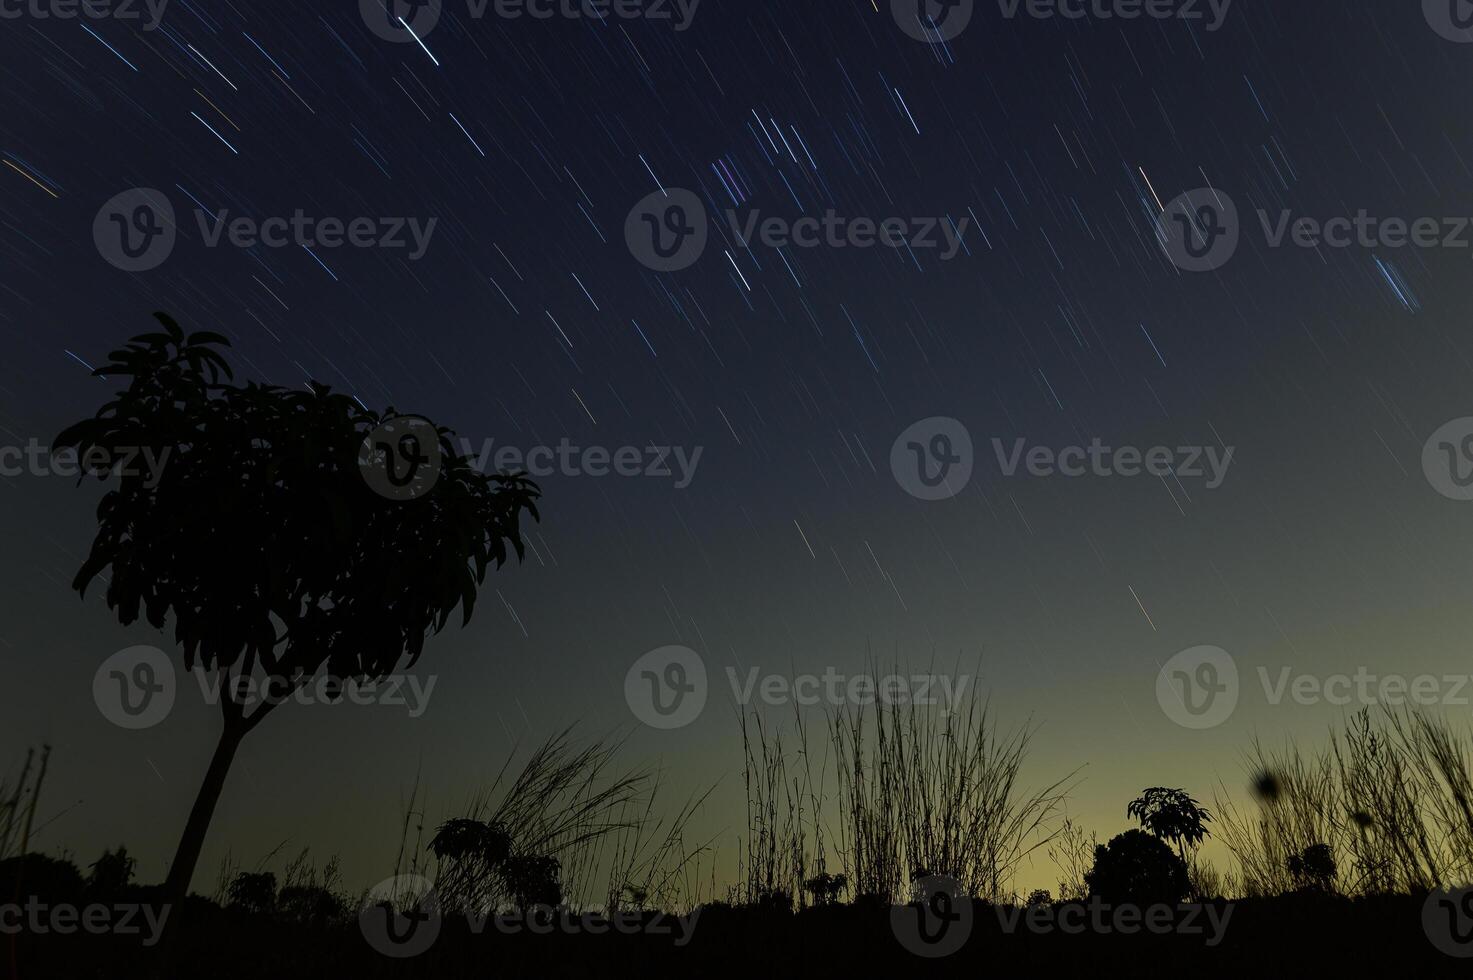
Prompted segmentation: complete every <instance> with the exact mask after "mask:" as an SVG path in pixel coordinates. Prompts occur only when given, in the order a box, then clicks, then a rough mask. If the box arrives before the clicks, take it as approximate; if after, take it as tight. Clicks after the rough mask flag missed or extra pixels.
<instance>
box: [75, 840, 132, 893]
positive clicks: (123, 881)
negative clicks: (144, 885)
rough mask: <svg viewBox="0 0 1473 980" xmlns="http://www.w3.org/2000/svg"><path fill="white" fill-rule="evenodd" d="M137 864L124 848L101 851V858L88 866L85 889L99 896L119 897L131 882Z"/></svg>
mask: <svg viewBox="0 0 1473 980" xmlns="http://www.w3.org/2000/svg"><path fill="white" fill-rule="evenodd" d="M137 865H138V862H137V861H136V860H134V859H133V858H131V857H129V856H128V849H127V848H126V847H119V848H118V849H117V850H116V851H103V852H102V857H100V858H98V859H97V860H96V861H93V862H92V863H91V864H90V865H88V868H89V870H90V871H91V872H92V873H91V874H89V875H88V876H87V889H88V890H89V891H92V892H96V893H97V894H99V895H121V894H122V893H123V891H124V890H125V889H126V888H127V887H128V886H129V885H130V884H131V883H132V882H133V869H134V868H135V867H136V866H137Z"/></svg>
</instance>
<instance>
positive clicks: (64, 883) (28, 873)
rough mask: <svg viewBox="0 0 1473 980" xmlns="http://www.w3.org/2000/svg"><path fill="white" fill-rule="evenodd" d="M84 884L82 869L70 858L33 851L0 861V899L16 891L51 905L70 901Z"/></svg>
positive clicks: (7, 898)
mask: <svg viewBox="0 0 1473 980" xmlns="http://www.w3.org/2000/svg"><path fill="white" fill-rule="evenodd" d="M84 887H85V881H84V879H83V878H82V872H80V871H78V870H77V866H76V865H75V864H73V863H72V862H70V861H64V860H62V859H60V858H54V857H47V856H46V855H45V854H35V853H31V854H25V855H21V856H20V857H13V858H6V859H5V860H3V861H0V896H3V897H0V901H10V898H11V896H12V895H15V894H20V895H23V896H27V897H29V896H32V895H34V896H35V897H36V898H38V899H40V900H41V901H43V902H48V903H51V904H54V905H55V904H61V903H74V902H79V901H81V898H82V890H83V888H84Z"/></svg>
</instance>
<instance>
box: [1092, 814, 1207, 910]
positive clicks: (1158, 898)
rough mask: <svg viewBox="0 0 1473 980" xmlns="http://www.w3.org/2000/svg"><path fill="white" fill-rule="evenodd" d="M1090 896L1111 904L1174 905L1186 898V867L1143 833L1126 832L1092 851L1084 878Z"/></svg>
mask: <svg viewBox="0 0 1473 980" xmlns="http://www.w3.org/2000/svg"><path fill="white" fill-rule="evenodd" d="M1084 881H1085V884H1086V885H1088V886H1089V893H1090V894H1091V895H1097V896H1099V897H1100V898H1101V899H1102V900H1104V901H1105V902H1108V903H1110V904H1116V905H1119V904H1134V905H1155V904H1159V903H1164V904H1167V905H1175V904H1176V903H1177V902H1179V901H1181V900H1182V898H1183V897H1184V896H1185V895H1186V894H1187V891H1188V890H1189V888H1190V885H1189V884H1188V881H1187V864H1186V862H1185V861H1183V860H1182V859H1181V858H1180V857H1179V856H1178V855H1176V854H1173V853H1172V851H1171V848H1170V847H1168V846H1167V845H1166V844H1165V843H1163V842H1162V841H1160V840H1159V839H1157V838H1155V837H1152V836H1151V835H1150V834H1148V833H1146V832H1145V831H1143V830H1127V831H1126V832H1125V833H1123V834H1120V835H1119V836H1117V837H1114V838H1112V839H1111V840H1110V843H1109V844H1100V845H1097V846H1096V847H1095V865H1094V867H1093V868H1091V869H1090V870H1089V871H1088V872H1086V873H1085V876H1084Z"/></svg>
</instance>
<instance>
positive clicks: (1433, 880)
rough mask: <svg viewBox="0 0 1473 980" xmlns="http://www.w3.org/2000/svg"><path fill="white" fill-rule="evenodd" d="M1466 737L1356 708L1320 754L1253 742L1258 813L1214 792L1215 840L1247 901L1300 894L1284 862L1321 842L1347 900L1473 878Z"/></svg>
mask: <svg viewBox="0 0 1473 980" xmlns="http://www.w3.org/2000/svg"><path fill="white" fill-rule="evenodd" d="M1470 747H1473V741H1470V738H1469V735H1468V734H1467V733H1464V734H1458V733H1456V732H1455V731H1454V730H1453V729H1452V728H1451V726H1449V724H1448V723H1447V722H1446V721H1445V720H1444V719H1442V718H1439V717H1436V716H1433V715H1430V714H1425V713H1421V712H1416V711H1411V710H1400V711H1392V710H1382V711H1380V712H1378V713H1377V714H1375V715H1372V713H1371V712H1370V711H1369V710H1363V711H1360V712H1358V713H1356V714H1355V715H1353V716H1351V717H1350V718H1349V719H1347V720H1346V722H1345V723H1344V725H1343V726H1342V727H1341V728H1340V729H1339V730H1338V731H1332V732H1331V737H1330V742H1329V744H1328V746H1326V747H1325V748H1324V749H1321V750H1319V751H1315V752H1306V751H1304V750H1302V749H1301V748H1300V747H1299V746H1297V745H1293V744H1290V745H1288V746H1286V747H1285V748H1283V749H1281V750H1277V751H1269V750H1265V749H1264V747H1263V746H1262V745H1261V744H1255V745H1254V747H1253V749H1252V750H1251V751H1250V752H1249V754H1248V756H1247V759H1246V762H1247V767H1248V769H1249V771H1250V773H1252V774H1253V779H1254V784H1255V789H1256V791H1257V793H1258V797H1259V799H1258V805H1257V810H1256V812H1252V811H1244V810H1241V809H1239V808H1238V807H1236V806H1235V805H1234V804H1233V803H1232V801H1231V800H1230V799H1229V798H1228V797H1227V794H1226V792H1225V791H1223V792H1222V793H1220V794H1219V796H1218V800H1217V805H1218V809H1219V810H1220V811H1221V821H1220V830H1219V837H1220V838H1221V840H1222V841H1223V842H1224V844H1226V845H1227V847H1228V849H1229V850H1230V851H1231V852H1232V854H1233V857H1234V859H1235V860H1236V862H1237V865H1238V868H1239V884H1240V887H1241V888H1242V890H1243V892H1244V894H1246V895H1276V894H1281V893H1283V892H1286V891H1290V890H1292V889H1294V888H1295V887H1299V886H1300V885H1302V882H1296V881H1295V879H1294V877H1293V875H1292V874H1291V873H1290V871H1289V858H1290V857H1291V856H1293V855H1296V854H1300V853H1302V852H1303V851H1304V850H1305V849H1306V848H1308V847H1310V846H1312V845H1315V844H1328V845H1329V846H1330V848H1331V851H1332V853H1333V855H1334V858H1335V861H1336V874H1335V876H1334V878H1333V880H1332V882H1331V884H1332V887H1334V889H1335V890H1337V891H1339V892H1342V893H1344V894H1348V895H1368V894H1381V893H1390V892H1403V893H1406V892H1412V893H1415V892H1421V891H1425V890H1428V889H1430V888H1435V887H1439V886H1445V885H1460V884H1464V883H1467V882H1468V881H1470V880H1473V766H1470Z"/></svg>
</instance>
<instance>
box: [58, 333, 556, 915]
mask: <svg viewBox="0 0 1473 980" xmlns="http://www.w3.org/2000/svg"><path fill="white" fill-rule="evenodd" d="M155 317H156V318H157V319H158V321H159V322H160V323H161V324H162V325H163V328H164V330H163V332H161V333H150V334H144V335H141V336H139V337H135V338H134V339H133V340H132V341H131V342H130V343H129V344H128V345H127V346H126V347H124V348H123V349H121V350H117V351H113V352H112V353H111V354H110V355H109V358H108V361H109V362H108V363H107V364H106V365H104V366H103V367H100V368H98V369H97V370H96V371H95V372H94V373H95V374H96V375H97V376H99V377H103V378H115V377H116V378H127V379H129V383H128V387H127V388H126V389H125V390H124V391H122V392H120V393H118V395H117V396H116V397H115V398H114V399H113V400H112V401H110V402H108V403H107V404H106V405H104V406H103V407H102V408H101V409H100V410H99V411H98V412H97V414H96V415H95V416H94V417H93V418H90V419H87V420H85V421H82V422H80V423H78V424H77V425H74V426H72V427H71V428H69V429H67V430H66V431H65V432H63V433H62V434H61V435H60V436H58V437H57V439H56V443H55V448H57V449H61V448H65V447H70V448H74V449H75V450H76V451H77V452H78V454H79V457H80V458H93V457H89V456H88V454H89V453H96V452H101V453H103V454H106V458H112V459H117V458H120V456H121V454H122V453H124V452H135V451H140V450H141V451H149V452H152V453H153V454H154V455H153V458H154V459H157V460H164V461H165V462H164V465H163V466H162V469H161V471H160V472H159V473H158V474H156V480H155V479H154V478H153V476H155V475H151V476H150V477H147V478H146V477H145V476H144V475H143V474H137V473H131V474H130V473H126V472H125V473H122V474H121V475H120V476H119V482H118V484H117V486H116V487H115V488H114V489H111V490H110V491H109V492H108V493H107V494H106V495H104V497H103V499H102V502H101V504H100V505H99V506H98V509H97V519H98V531H97V536H96V538H95V540H94V541H93V543H92V548H91V553H90V554H89V555H88V557H87V559H86V561H85V563H84V564H83V565H82V568H81V570H80V571H78V573H77V575H76V578H75V580H74V582H73V587H74V588H75V589H76V590H77V591H78V592H79V593H85V590H86V588H87V586H88V585H89V583H91V582H92V581H93V579H95V578H97V577H98V576H99V575H102V574H103V573H104V572H105V571H107V572H109V575H108V578H107V592H106V598H107V604H108V606H109V608H110V609H112V610H113V611H114V612H115V613H116V615H117V617H118V620H119V621H120V622H121V623H122V624H123V625H129V624H131V623H133V622H135V621H136V620H137V619H138V617H139V616H140V615H142V616H144V617H145V618H146V619H147V621H148V622H149V624H151V625H152V626H154V627H155V628H157V629H162V628H164V626H165V624H166V622H167V620H168V618H169V617H170V615H172V616H173V618H174V635H175V639H176V641H177V642H178V644H179V645H180V646H181V647H182V649H183V657H184V663H185V666H186V667H187V668H188V669H191V670H193V669H195V668H202V669H204V670H206V671H212V672H214V673H215V674H216V675H217V677H218V679H219V681H220V699H219V700H220V708H221V713H222V715H223V717H224V727H223V731H222V733H221V736H220V740H219V743H218V745H217V746H216V749H215V753H214V756H213V758H212V759H211V761H210V766H209V770H208V772H207V773H206V775H205V779H204V782H203V784H202V786H201V788H200V791H199V795H198V798H197V799H196V801H195V804H194V807H193V809H192V810H191V812H190V815H189V821H188V823H187V824H186V825H185V829H184V833H183V835H182V837H181V839H180V842H179V847H178V850H177V852H176V854H175V856H174V861H173V864H172V865H171V866H170V870H169V879H168V882H167V884H166V892H167V893H168V894H169V895H170V896H171V897H173V898H176V899H177V898H182V897H183V896H184V895H185V894H186V892H187V890H188V887H189V883H190V879H191V878H192V877H193V875H194V869H195V865H196V863H197V861H198V859H199V853H200V848H201V846H202V844H203V842H204V838H205V832H206V830H207V828H208V826H209V823H210V818H211V816H212V815H213V813H214V809H215V805H216V802H217V801H218V799H219V796H220V791H221V788H222V787H223V786H224V784H225V777H226V774H227V773H228V771H229V769H230V765H231V762H232V760H233V759H234V757H235V754H236V750H237V748H238V747H239V745H240V743H241V740H242V739H243V738H244V737H245V735H246V734H248V733H249V732H250V731H251V730H252V729H254V728H255V727H256V725H258V724H259V723H260V722H261V720H262V719H263V718H265V717H266V715H267V714H268V713H269V712H270V711H271V710H273V709H274V708H275V707H276V706H278V705H279V704H281V703H282V702H283V701H284V700H286V699H287V698H288V697H289V696H290V695H291V694H292V693H294V692H295V691H296V690H297V688H298V687H299V686H300V685H302V684H305V683H307V682H308V681H309V680H315V679H316V678H318V677H319V676H322V675H323V674H324V673H325V675H326V676H328V677H330V678H333V679H336V680H338V681H340V682H348V681H355V682H371V681H375V680H380V679H382V678H384V677H386V676H387V675H389V674H390V673H392V672H393V671H395V670H398V669H401V668H402V667H407V666H410V665H412V664H413V663H414V662H415V661H416V660H417V659H418V658H419V656H420V654H421V653H422V651H423V649H424V644H425V640H426V638H427V637H428V636H430V635H431V634H434V633H437V632H439V631H440V630H442V629H444V627H445V625H446V623H447V621H448V620H449V618H450V616H451V614H452V613H453V612H454V611H455V609H456V608H457V607H460V608H461V609H462V613H463V617H464V619H463V622H469V621H470V617H471V612H472V609H473V608H474V603H475V598H476V591H477V588H478V587H479V586H480V585H481V584H482V583H483V582H484V581H485V575H486V571H487V569H488V567H490V566H492V565H493V564H494V565H495V566H497V567H500V566H501V565H502V564H503V563H505V561H506V560H507V558H508V550H509V548H510V549H512V550H514V551H515V553H516V555H517V556H518V557H519V558H520V557H521V556H522V554H523V545H522V540H521V531H520V517H521V514H522V512H523V511H527V512H528V513H529V514H530V515H531V516H532V517H534V518H535V517H536V516H537V511H536V505H535V500H536V497H537V496H538V491H537V488H536V485H535V484H532V483H530V482H528V481H527V480H525V479H524V478H523V477H521V476H506V475H491V476H488V475H486V474H483V473H481V472H480V471H479V470H478V469H477V468H476V466H475V464H474V461H473V460H471V459H470V458H469V457H463V456H460V455H458V454H457V453H456V452H455V450H454V447H453V446H452V445H451V442H450V438H449V435H450V433H449V432H448V430H446V429H441V428H437V427H436V428H433V429H432V431H433V432H434V433H436V434H438V439H439V446H438V447H436V448H438V449H439V451H440V452H439V455H440V466H439V471H438V473H437V476H436V479H435V482H434V484H433V486H432V487H431V488H430V489H429V491H428V492H427V493H425V494H424V495H422V496H419V497H416V498H414V499H410V500H403V501H400V500H391V499H388V498H387V497H386V496H384V495H381V494H380V493H375V492H374V491H373V490H371V489H370V487H369V485H368V482H367V480H366V479H365V476H364V472H363V468H362V464H361V463H360V455H359V454H360V451H361V450H362V449H363V447H364V443H365V438H366V437H368V436H369V435H370V434H372V433H374V432H375V431H376V430H381V427H382V426H383V425H384V424H385V423H386V422H392V421H393V420H396V419H400V420H402V419H403V418H404V417H403V416H401V415H399V413H397V412H395V411H394V410H393V409H392V408H391V409H389V411H388V412H387V413H386V414H384V415H379V414H377V413H375V412H372V411H369V410H367V409H366V408H364V407H362V406H361V405H360V404H359V402H358V401H356V400H355V399H353V398H350V397H348V396H346V395H340V394H333V393H332V392H331V390H330V389H329V388H327V387H325V386H323V385H319V384H316V383H313V384H310V385H308V386H307V388H306V389H305V390H294V389H286V388H279V387H274V386H267V385H260V384H255V383H250V384H246V385H244V386H235V385H232V384H228V383H224V382H222V380H221V379H222V378H224V379H231V378H232V377H233V376H232V374H231V370H230V367H229V365H228V364H227V363H226V361H225V358H224V357H223V356H222V355H221V354H220V352H219V350H217V348H219V347H224V346H228V345H229V342H228V341H227V340H226V339H225V338H224V337H221V336H219V335H218V334H214V333H195V334H192V335H189V336H186V335H185V333H184V331H183V330H182V329H180V327H179V326H178V324H176V323H175V322H174V321H173V320H172V319H170V318H169V317H168V316H166V315H164V314H162V313H160V314H155ZM427 430H428V427H427ZM164 453H167V454H168V455H167V457H165V456H164V455H163V454H164ZM101 475H105V474H101ZM151 484H152V485H151ZM257 672H261V673H263V674H264V675H265V681H264V684H265V687H264V689H263V691H262V692H261V694H262V695H263V696H259V697H257V698H254V699H252V698H251V697H249V696H247V695H248V688H249V682H250V681H251V680H252V679H253V678H254V677H255V676H256V674H257ZM252 701H254V702H255V703H254V704H253V703H252Z"/></svg>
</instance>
